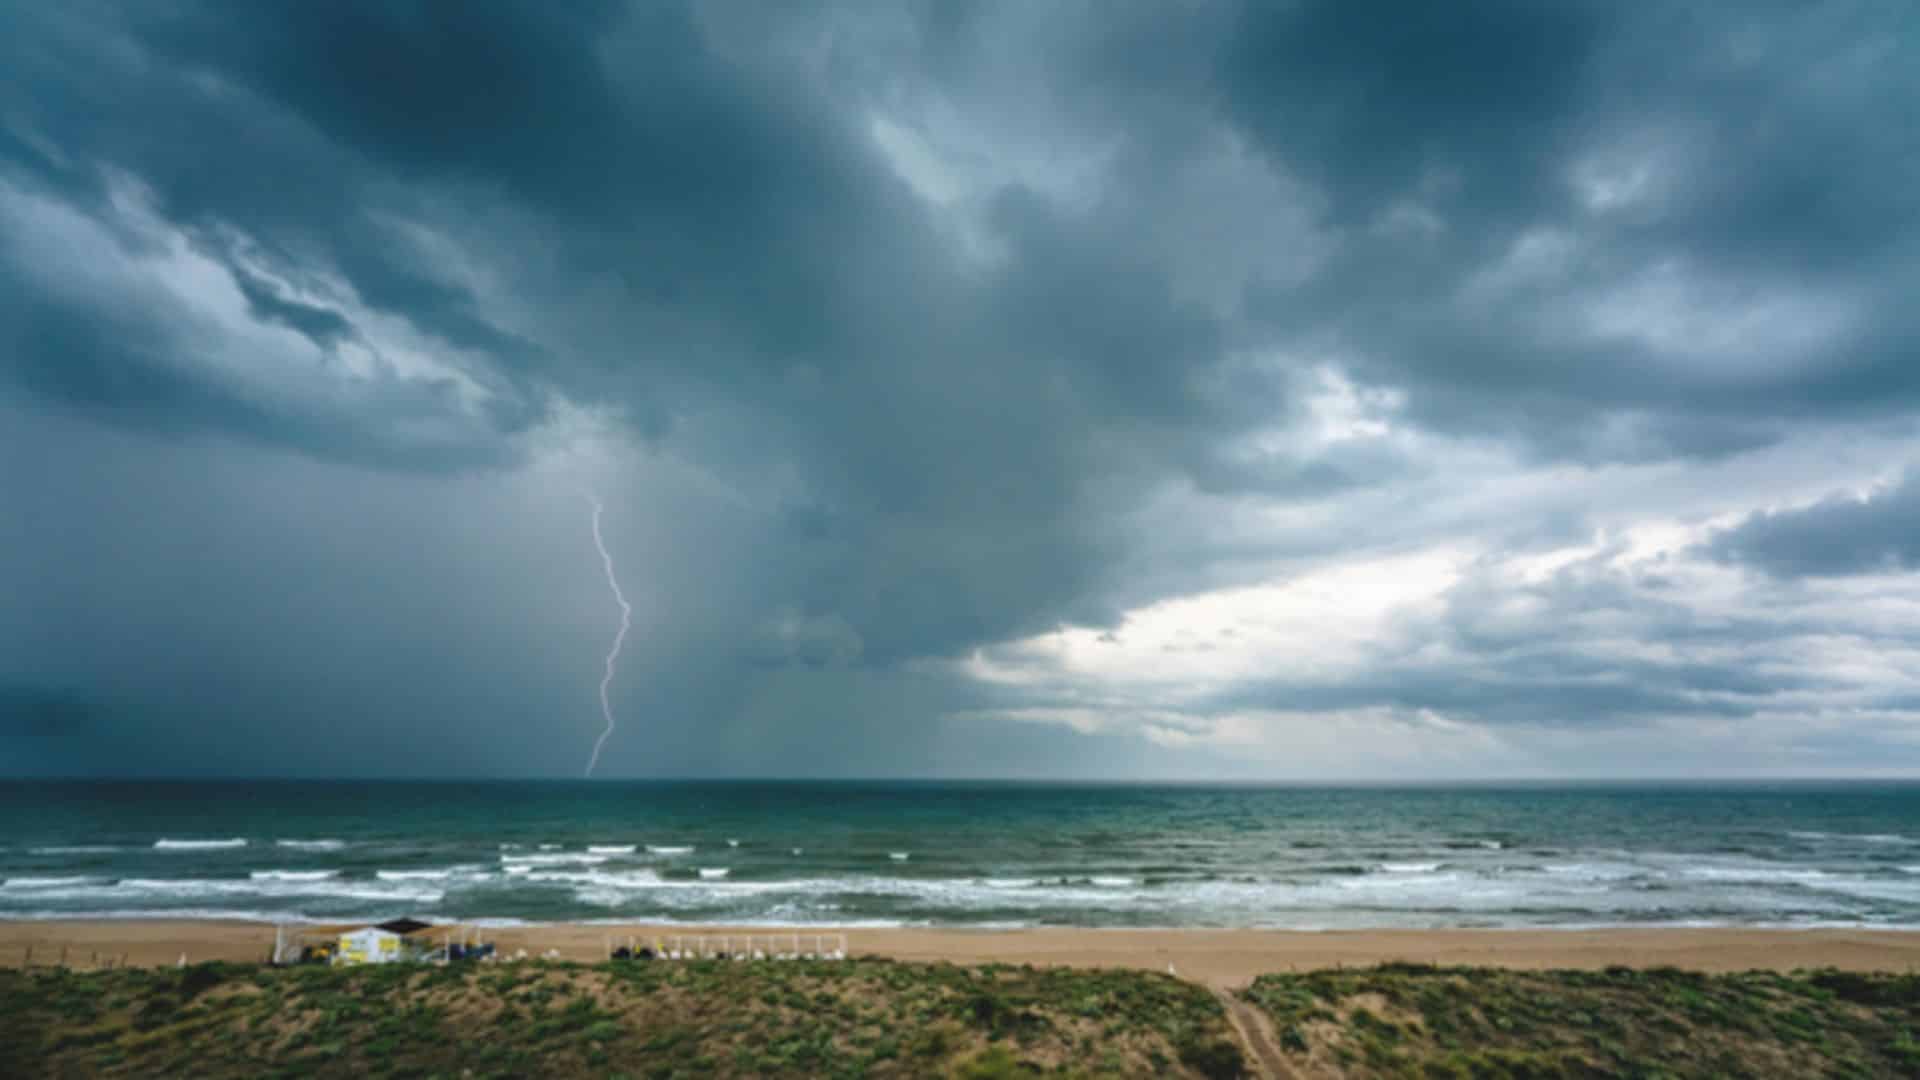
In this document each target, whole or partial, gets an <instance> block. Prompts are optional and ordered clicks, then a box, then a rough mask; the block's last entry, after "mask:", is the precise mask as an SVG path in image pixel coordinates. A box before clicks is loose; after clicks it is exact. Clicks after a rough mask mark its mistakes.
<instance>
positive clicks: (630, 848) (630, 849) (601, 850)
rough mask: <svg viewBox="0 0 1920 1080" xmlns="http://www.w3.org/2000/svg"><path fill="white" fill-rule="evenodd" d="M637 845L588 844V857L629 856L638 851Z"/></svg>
mask: <svg viewBox="0 0 1920 1080" xmlns="http://www.w3.org/2000/svg"><path fill="white" fill-rule="evenodd" d="M639 847H640V845H638V844H588V845H587V853H588V854H589V855H631V854H633V853H634V852H635V851H637V850H639Z"/></svg>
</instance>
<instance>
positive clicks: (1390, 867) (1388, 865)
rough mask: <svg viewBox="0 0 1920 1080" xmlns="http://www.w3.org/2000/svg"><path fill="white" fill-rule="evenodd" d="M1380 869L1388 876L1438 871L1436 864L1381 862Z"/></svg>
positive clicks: (1437, 864) (1438, 867)
mask: <svg viewBox="0 0 1920 1080" xmlns="http://www.w3.org/2000/svg"><path fill="white" fill-rule="evenodd" d="M1380 869H1381V870H1382V871H1385V872H1386V873H1389V874H1431V873H1433V872H1434V871H1435V870H1438V869H1440V864H1439V863H1437V862H1383V863H1381V864H1380Z"/></svg>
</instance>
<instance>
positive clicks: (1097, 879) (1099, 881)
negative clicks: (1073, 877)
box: [1087, 874, 1135, 889]
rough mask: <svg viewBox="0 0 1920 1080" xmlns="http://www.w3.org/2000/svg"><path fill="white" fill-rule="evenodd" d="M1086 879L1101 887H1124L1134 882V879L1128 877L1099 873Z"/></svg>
mask: <svg viewBox="0 0 1920 1080" xmlns="http://www.w3.org/2000/svg"><path fill="white" fill-rule="evenodd" d="M1087 880H1089V881H1091V882H1093V883H1094V884H1095V885H1098V886H1099V887H1101V888H1103V889H1124V888H1126V887H1127V886H1129V885H1133V884H1135V882H1134V880H1133V879H1132V878H1130V877H1118V876H1103V875H1100V874H1095V875H1094V876H1093V877H1091V878H1089V879H1087Z"/></svg>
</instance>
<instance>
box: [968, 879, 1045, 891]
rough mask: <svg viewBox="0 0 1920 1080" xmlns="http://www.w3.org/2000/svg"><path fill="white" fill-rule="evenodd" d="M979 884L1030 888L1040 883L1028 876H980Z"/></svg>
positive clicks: (990, 887)
mask: <svg viewBox="0 0 1920 1080" xmlns="http://www.w3.org/2000/svg"><path fill="white" fill-rule="evenodd" d="M980 884H982V885H985V886H986V887H987V888H989V889H1031V888H1033V887H1034V886H1035V885H1038V884H1040V882H1038V881H1036V880H1035V879H1033V878H1030V877H1023V878H991V877H990V878H981V879H980Z"/></svg>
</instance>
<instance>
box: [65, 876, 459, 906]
mask: <svg viewBox="0 0 1920 1080" xmlns="http://www.w3.org/2000/svg"><path fill="white" fill-rule="evenodd" d="M41 895H46V896H49V897H52V896H56V895H58V896H60V897H61V898H63V899H75V900H125V899H130V898H131V899H139V898H152V899H179V900H210V899H213V898H215V897H223V896H232V897H256V898H273V899H284V898H289V897H314V898H322V899H335V900H373V901H381V902H384V903H417V904H435V903H439V902H440V899H441V897H442V895H443V894H442V893H441V892H440V890H438V889H417V888H416V889H408V888H396V887H392V886H386V887H383V886H381V885H378V884H376V883H374V882H369V881H333V880H327V881H259V880H252V879H249V880H245V881H239V880H233V879H227V878H213V879H209V878H184V879H179V878H127V879H125V880H123V881H121V882H119V883H118V884H116V885H114V886H112V887H111V888H95V889H75V890H67V891H59V890H56V891H54V892H50V893H45V894H41Z"/></svg>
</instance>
